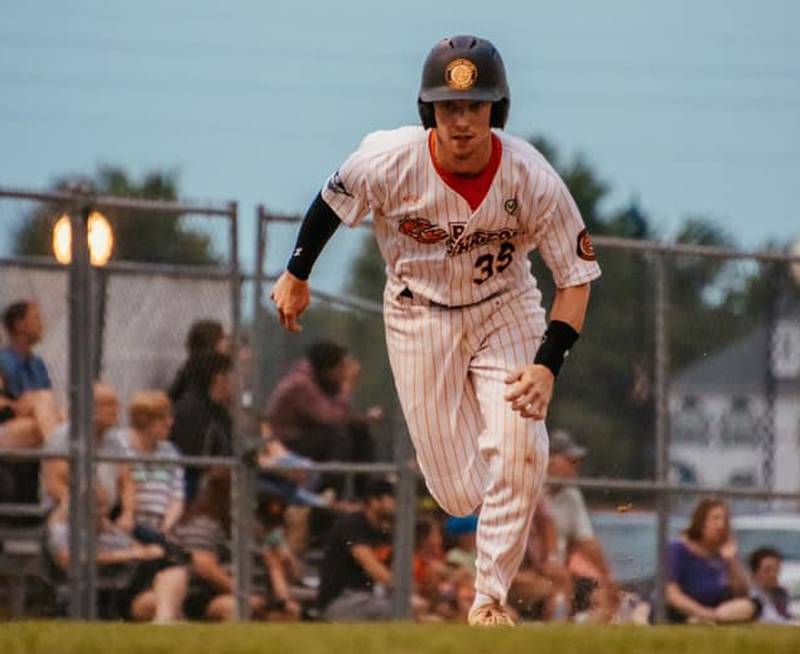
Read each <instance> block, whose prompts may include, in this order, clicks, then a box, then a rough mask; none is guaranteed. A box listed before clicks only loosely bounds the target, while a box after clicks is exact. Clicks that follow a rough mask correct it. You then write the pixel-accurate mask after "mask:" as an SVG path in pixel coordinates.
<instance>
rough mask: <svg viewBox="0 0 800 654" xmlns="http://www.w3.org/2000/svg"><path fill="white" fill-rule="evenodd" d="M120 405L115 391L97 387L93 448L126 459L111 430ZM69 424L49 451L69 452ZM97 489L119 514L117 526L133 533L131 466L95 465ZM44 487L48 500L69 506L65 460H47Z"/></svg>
mask: <svg viewBox="0 0 800 654" xmlns="http://www.w3.org/2000/svg"><path fill="white" fill-rule="evenodd" d="M118 413H119V402H118V401H117V394H116V393H115V392H114V389H113V388H111V387H110V386H108V385H106V384H101V383H96V384H95V385H94V434H93V435H94V439H95V440H94V444H95V454H96V455H104V456H124V454H125V451H124V449H123V447H122V445H121V443H120V442H119V440H118V439H117V438H116V437H115V436H114V433H113V430H112V427H114V426H115V425H116V424H117V420H118ZM69 432H70V425H69V423H64V424H63V425H61V426H60V427H58V428H57V429H56V430H55V431H54V432H53V433H52V435H51V436H50V440H49V441H48V443H47V451H48V452H55V453H59V454H61V453H64V454H66V453H68V452H69ZM94 484H95V488H97V489H98V491H100V492H102V493H103V496H104V503H105V506H107V507H109V509H110V511H112V512H113V513H118V517H117V519H116V524H117V526H119V527H121V528H122V529H123V530H124V531H126V532H128V533H131V532H132V531H133V527H134V523H135V520H134V515H135V511H136V488H135V486H134V484H133V479H132V477H131V470H130V466H128V465H127V464H123V463H111V462H104V461H100V462H98V463H97V464H96V465H95V477H94ZM42 485H43V487H44V490H45V493H46V495H47V497H48V498H49V500H50V501H51V502H53V503H54V504H56V505H61V506H62V507H67V506H68V504H69V462H68V461H66V460H65V459H48V460H46V461H44V462H43V463H42Z"/></svg>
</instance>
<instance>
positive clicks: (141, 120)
mask: <svg viewBox="0 0 800 654" xmlns="http://www.w3.org/2000/svg"><path fill="white" fill-rule="evenodd" d="M72 122H77V123H80V124H81V125H84V126H85V125H88V126H90V127H92V128H109V129H119V128H120V126H121V125H125V126H128V127H136V128H141V129H146V130H149V131H164V132H168V133H169V134H172V135H175V134H177V130H176V128H182V129H183V130H185V131H186V132H192V133H203V134H214V133H232V134H237V133H238V134H248V135H252V134H258V141H259V143H260V144H261V145H267V144H270V143H275V144H286V143H289V144H297V143H300V142H312V143H323V142H324V143H327V144H335V145H336V146H337V147H339V146H341V147H348V146H354V145H355V143H354V142H353V140H352V138H350V137H348V136H347V135H346V134H344V135H343V134H341V133H339V132H336V131H331V130H327V129H321V130H320V131H312V130H310V129H306V128H304V129H299V128H298V129H290V128H289V129H287V128H286V127H282V128H280V129H276V128H275V125H274V124H273V123H266V122H265V123H243V122H241V121H226V122H219V121H206V120H202V119H198V118H195V117H191V116H188V117H181V118H167V117H163V116H160V117H158V118H154V117H148V116H142V115H139V114H137V115H129V114H128V115H126V114H119V113H115V114H108V113H102V114H100V113H91V112H86V113H81V114H69V113H64V112H63V111H62V110H61V109H59V110H58V113H57V114H56V113H54V114H35V113H30V112H13V111H12V112H9V111H4V110H3V108H2V107H0V123H7V124H14V123H17V124H25V125H32V124H34V123H39V124H43V123H44V124H47V123H50V124H53V125H56V126H61V127H62V128H63V125H65V124H66V125H69V124H70V123H72ZM593 152H595V153H601V154H602V155H603V156H605V155H608V154H616V155H624V156H625V158H626V160H627V161H638V162H658V163H669V164H686V165H724V166H736V167H759V168H787V167H795V166H800V154H799V153H798V152H796V151H786V152H781V151H778V152H769V151H763V150H762V151H757V150H749V151H748V150H735V149H730V148H722V147H717V148H714V149H712V150H703V149H699V148H691V147H686V148H680V147H676V148H664V147H660V146H646V147H643V146H641V145H640V144H638V143H634V144H630V145H626V144H624V143H622V144H620V143H615V144H614V145H610V146H604V145H595V146H594V147H593Z"/></svg>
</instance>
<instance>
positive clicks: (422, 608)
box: [412, 516, 475, 622]
mask: <svg viewBox="0 0 800 654" xmlns="http://www.w3.org/2000/svg"><path fill="white" fill-rule="evenodd" d="M473 584H474V575H473V574H472V573H471V572H470V571H469V570H465V569H462V568H457V567H455V566H451V565H448V564H447V562H446V553H445V550H444V534H443V529H442V523H441V521H440V520H439V519H438V518H436V517H432V516H431V517H428V518H424V519H422V520H420V521H418V522H417V529H416V540H415V548H414V588H415V593H416V594H415V595H414V596H413V597H412V607H413V608H414V614H415V617H416V618H417V619H418V620H421V621H423V622H434V621H435V622H439V621H442V620H448V621H459V622H466V620H467V614H468V613H469V609H470V607H471V605H472V600H473V599H474V597H475V594H474V588H473Z"/></svg>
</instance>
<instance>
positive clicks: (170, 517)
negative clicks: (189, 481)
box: [118, 391, 185, 543]
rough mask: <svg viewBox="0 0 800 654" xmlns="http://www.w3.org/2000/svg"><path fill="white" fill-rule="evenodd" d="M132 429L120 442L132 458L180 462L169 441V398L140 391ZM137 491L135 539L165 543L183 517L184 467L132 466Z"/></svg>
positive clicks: (133, 409)
mask: <svg viewBox="0 0 800 654" xmlns="http://www.w3.org/2000/svg"><path fill="white" fill-rule="evenodd" d="M129 418H130V425H131V426H130V429H126V430H124V431H120V432H119V434H118V435H119V439H120V441H121V443H122V446H123V448H124V450H125V453H126V454H128V455H130V456H137V455H146V456H158V457H162V458H169V459H174V460H176V461H177V460H178V459H179V458H180V454H179V452H178V450H177V449H175V446H174V445H173V444H172V443H170V442H168V441H167V437H168V436H169V432H170V428H171V427H172V409H171V407H170V402H169V398H168V397H167V395H166V393H164V392H162V391H139V392H138V393H136V394H134V396H133V399H132V400H131V404H130V408H129ZM130 468H131V476H132V478H133V483H134V486H135V487H136V514H135V521H136V528H135V530H134V536H135V537H136V538H137V539H139V540H140V541H142V542H144V543H164V541H165V535H166V534H167V533H168V532H169V531H170V530H171V529H172V527H174V526H175V524H176V523H177V521H178V519H179V518H180V517H181V514H182V513H183V506H184V501H183V500H184V492H185V491H184V478H183V467H181V466H179V465H164V464H160V463H131V464H130Z"/></svg>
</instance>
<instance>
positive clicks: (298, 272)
mask: <svg viewBox="0 0 800 654" xmlns="http://www.w3.org/2000/svg"><path fill="white" fill-rule="evenodd" d="M341 224H342V221H341V220H339V216H337V215H336V213H335V212H334V210H333V209H331V208H330V207H329V206H328V203H327V202H325V200H323V199H322V194H320V193H318V194H317V197H315V198H314V201H313V202H312V203H311V206H310V207H309V208H308V211H306V217H305V218H304V219H303V224H302V225H301V226H300V232H299V233H298V234H297V243H295V246H294V252H293V253H292V256H291V257H290V258H289V263H288V264H287V266H286V269H287V270H288V271H289V272H290V273H292V274H293V275H294V276H295V277H297V278H298V279H303V280H306V279H308V276H309V275H310V274H311V269H312V268H313V267H314V263H315V262H316V260H317V257H318V256H319V253H320V252H322V248H323V247H325V244H326V243H327V242H328V240H329V239H330V237H331V236H333V233H334V232H335V231H336V229H337V228H338V227H339V225H341Z"/></svg>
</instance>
